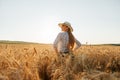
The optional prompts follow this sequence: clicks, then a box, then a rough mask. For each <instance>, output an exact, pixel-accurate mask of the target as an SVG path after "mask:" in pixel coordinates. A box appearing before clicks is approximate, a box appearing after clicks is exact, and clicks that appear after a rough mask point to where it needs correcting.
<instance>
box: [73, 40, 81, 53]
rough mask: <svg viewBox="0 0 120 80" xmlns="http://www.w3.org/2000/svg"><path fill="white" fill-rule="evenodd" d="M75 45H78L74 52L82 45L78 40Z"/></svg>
mask: <svg viewBox="0 0 120 80" xmlns="http://www.w3.org/2000/svg"><path fill="white" fill-rule="evenodd" d="M75 44H76V45H75V47H74V49H73V51H76V50H77V49H78V48H79V47H80V46H81V43H80V42H79V41H78V40H77V39H75Z"/></svg>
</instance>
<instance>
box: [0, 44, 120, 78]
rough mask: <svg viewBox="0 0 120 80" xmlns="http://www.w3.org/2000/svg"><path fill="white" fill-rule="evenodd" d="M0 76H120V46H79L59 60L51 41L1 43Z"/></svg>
mask: <svg viewBox="0 0 120 80" xmlns="http://www.w3.org/2000/svg"><path fill="white" fill-rule="evenodd" d="M0 80H120V47H119V46H109V45H108V46H89V45H88V46H82V47H81V48H79V49H78V50H77V51H76V52H74V57H70V58H68V60H67V62H66V63H65V64H62V63H61V64H60V63H59V62H58V59H57V56H56V53H55V52H54V50H53V47H52V45H47V44H0Z"/></svg>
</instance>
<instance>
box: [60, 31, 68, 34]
mask: <svg viewBox="0 0 120 80" xmlns="http://www.w3.org/2000/svg"><path fill="white" fill-rule="evenodd" d="M59 34H67V32H65V31H61V32H59Z"/></svg>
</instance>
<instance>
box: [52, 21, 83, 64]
mask: <svg viewBox="0 0 120 80" xmlns="http://www.w3.org/2000/svg"><path fill="white" fill-rule="evenodd" d="M58 26H59V27H60V28H61V32H60V33H59V34H58V35H57V38H56V39H55V41H54V44H53V47H54V50H55V52H56V54H57V57H58V60H59V61H60V62H61V63H63V62H65V61H63V59H65V58H66V56H69V55H71V54H72V53H74V51H76V50H77V49H78V48H79V47H80V46H81V43H80V42H79V41H78V40H77V39H76V38H75V37H74V35H73V34H72V32H73V28H72V26H71V24H70V23H69V22H64V23H59V24H58Z"/></svg>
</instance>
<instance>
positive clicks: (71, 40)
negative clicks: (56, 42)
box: [67, 28, 75, 49]
mask: <svg viewBox="0 0 120 80" xmlns="http://www.w3.org/2000/svg"><path fill="white" fill-rule="evenodd" d="M67 32H68V35H69V44H68V48H69V49H73V47H74V43H75V38H74V36H73V34H72V32H71V31H70V28H68V31H67Z"/></svg>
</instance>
